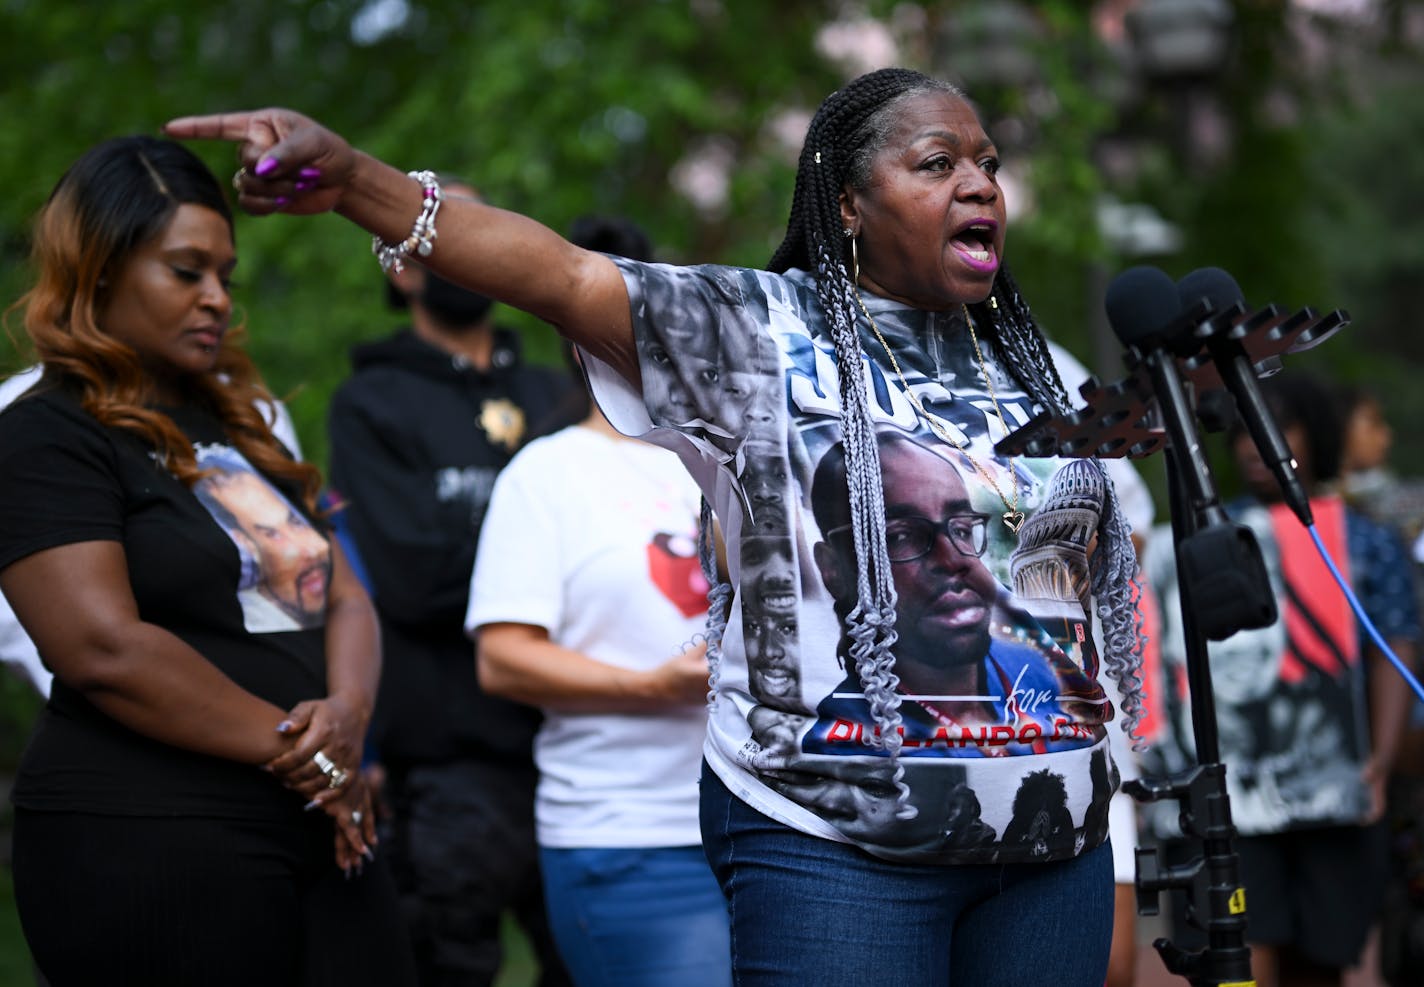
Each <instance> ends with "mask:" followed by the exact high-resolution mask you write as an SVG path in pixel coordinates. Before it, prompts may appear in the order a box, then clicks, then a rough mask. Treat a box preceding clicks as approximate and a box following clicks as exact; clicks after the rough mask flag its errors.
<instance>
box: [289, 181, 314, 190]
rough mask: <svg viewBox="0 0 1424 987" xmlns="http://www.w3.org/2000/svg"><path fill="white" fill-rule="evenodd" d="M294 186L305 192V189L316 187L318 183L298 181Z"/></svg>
mask: <svg viewBox="0 0 1424 987" xmlns="http://www.w3.org/2000/svg"><path fill="white" fill-rule="evenodd" d="M292 187H293V188H295V189H296V190H297V191H298V192H305V191H307V190H308V189H313V188H316V183H315V182H297V183H296V184H295V185H293V186H292Z"/></svg>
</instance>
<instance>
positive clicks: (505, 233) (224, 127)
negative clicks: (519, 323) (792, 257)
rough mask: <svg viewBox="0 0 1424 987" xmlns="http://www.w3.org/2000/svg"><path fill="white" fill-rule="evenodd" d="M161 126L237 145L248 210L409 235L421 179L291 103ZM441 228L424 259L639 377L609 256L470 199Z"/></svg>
mask: <svg viewBox="0 0 1424 987" xmlns="http://www.w3.org/2000/svg"><path fill="white" fill-rule="evenodd" d="M164 130H165V131H166V132H167V134H168V135H169V136H170V137H175V138H179V139H194V138H198V139H211V140H228V141H233V142H236V143H237V144H238V145H239V153H240V155H241V158H242V161H243V164H244V166H245V169H246V173H245V175H244V177H243V178H242V179H241V192H240V195H239V199H238V201H239V202H240V203H241V204H242V206H243V208H244V209H247V210H248V211H249V212H254V213H259V214H261V213H270V212H275V211H278V210H280V211H284V212H288V213H294V214H299V215H301V214H308V213H315V212H322V211H326V210H334V211H336V212H337V213H339V214H341V215H342V216H345V217H346V218H347V219H349V220H351V221H352V222H353V223H355V224H356V225H358V226H360V227H361V228H362V229H365V230H367V231H368V232H370V233H373V234H375V235H376V236H379V237H380V238H381V239H383V240H385V241H386V242H387V243H396V242H398V241H400V240H403V239H405V238H406V237H407V236H408V235H409V234H410V232H411V226H412V224H413V223H414V221H415V218H416V216H417V215H419V213H420V209H421V203H422V198H421V187H420V185H419V184H417V183H416V182H414V181H412V180H411V179H410V178H408V177H407V176H406V175H405V174H404V173H403V172H401V171H398V170H397V169H395V168H392V167H391V166H390V165H387V164H385V163H384V162H382V161H379V160H377V159H376V158H373V157H371V156H370V155H368V154H365V153H363V152H361V151H357V150H354V149H353V148H352V147H351V146H350V145H349V144H347V143H346V141H345V140H344V139H342V138H341V137H339V136H338V135H336V134H334V133H332V132H331V131H329V130H327V129H326V128H324V127H322V126H320V125H319V124H317V123H315V122H314V121H312V120H310V119H308V118H307V117H304V116H302V115H301V114H299V113H295V112H293V111H291V110H283V109H266V110H257V111H254V112H250V113H227V114H216V115H212V116H200V117H182V118H180V119H177V120H171V121H169V123H168V124H167V125H166V126H165V128H164ZM436 231H437V234H438V237H437V239H436V241H435V249H434V251H433V252H432V253H431V254H430V256H429V257H428V258H422V259H421V263H423V264H425V265H426V266H428V267H430V268H431V269H432V270H434V271H437V272H438V273H440V274H442V275H444V276H446V277H448V278H450V279H451V280H454V281H458V282H460V283H461V284H464V285H466V286H468V287H469V288H471V289H473V290H475V291H479V292H481V293H482V294H486V295H489V296H490V297H491V298H496V299H498V300H499V301H502V302H505V303H507V304H509V305H513V306H515V307H516V308H520V309H523V310H525V311H526V312H530V313H532V314H534V315H536V316H538V317H539V318H541V319H543V320H545V321H546V322H549V323H551V324H552V325H554V326H555V327H556V328H557V329H558V330H559V331H560V332H561V333H563V334H564V335H565V336H567V337H568V338H569V339H570V340H572V341H573V342H575V343H577V344H578V345H580V346H582V347H584V348H585V349H587V350H588V351H589V352H591V353H593V354H594V355H595V356H597V357H599V358H600V359H602V360H604V361H606V362H607V363H609V364H610V365H611V366H613V367H615V368H616V369H617V370H618V371H619V372H620V373H622V374H623V376H624V377H626V378H627V379H628V380H630V381H632V382H633V383H634V384H637V383H638V380H639V377H638V369H637V359H636V355H635V352H634V348H633V332H632V322H631V318H630V315H629V311H628V294H627V289H626V288H625V287H624V284H623V278H622V276H621V275H620V274H619V273H618V269H617V268H616V267H615V266H614V264H613V262H612V261H610V260H609V259H608V258H606V257H604V256H602V255H601V254H597V253H593V252H590V251H587V250H583V249H581V248H579V247H575V246H574V245H573V244H571V243H569V242H568V241H567V240H565V239H564V238H563V237H561V236H559V235H558V234H557V233H555V232H554V231H552V230H550V229H549V228H548V227H545V226H543V225H541V224H539V223H537V222H535V221H534V220H532V219H529V218H527V217H525V216H521V215H519V214H517V213H512V212H508V211H506V210H503V209H496V208H494V207H493V206H488V205H485V204H483V203H478V202H471V201H467V200H463V199H454V198H450V199H446V200H444V203H443V204H442V206H441V209H440V214H439V217H438V220H437V222H436Z"/></svg>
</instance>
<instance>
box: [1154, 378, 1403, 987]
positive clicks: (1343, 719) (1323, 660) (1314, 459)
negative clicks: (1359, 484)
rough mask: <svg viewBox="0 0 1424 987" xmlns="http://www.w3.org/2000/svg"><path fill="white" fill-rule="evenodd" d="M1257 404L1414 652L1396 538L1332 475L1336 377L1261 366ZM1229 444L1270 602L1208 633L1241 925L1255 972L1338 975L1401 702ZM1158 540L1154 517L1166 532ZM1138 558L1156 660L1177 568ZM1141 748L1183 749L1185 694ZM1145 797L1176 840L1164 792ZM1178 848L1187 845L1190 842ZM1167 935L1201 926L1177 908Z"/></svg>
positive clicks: (1331, 532) (1289, 523) (1355, 944)
mask: <svg viewBox="0 0 1424 987" xmlns="http://www.w3.org/2000/svg"><path fill="white" fill-rule="evenodd" d="M1261 390H1262V393H1263V395H1264V396H1265V398H1266V402H1267V406H1268V408H1269V410H1270V412H1271V414H1272V416H1273V417H1274V418H1275V420H1276V421H1277V422H1278V423H1279V425H1280V427H1281V431H1282V433H1283V434H1284V436H1285V438H1286V441H1287V442H1288V443H1289V445H1290V448H1291V451H1292V453H1293V455H1294V457H1295V459H1296V461H1297V464H1298V465H1297V475H1298V476H1299V477H1300V479H1301V482H1302V483H1303V484H1304V485H1305V486H1306V489H1307V492H1309V493H1310V495H1311V511H1312V514H1313V516H1314V520H1315V527H1316V529H1317V532H1318V533H1319V535H1320V537H1321V539H1322V541H1323V543H1324V544H1325V546H1326V548H1327V550H1328V551H1329V553H1330V556H1331V558H1332V559H1334V560H1335V562H1336V564H1337V565H1338V566H1339V567H1340V568H1341V572H1342V573H1343V574H1344V575H1345V577H1346V578H1347V580H1348V581H1349V584H1350V586H1351V587H1352V589H1353V591H1354V592H1355V594H1356V595H1357V596H1358V598H1359V600H1360V602H1361V604H1362V606H1363V608H1364V610H1365V612H1366V613H1367V614H1368V615H1369V616H1370V619H1371V620H1372V621H1373V622H1374V624H1375V625H1376V627H1377V628H1378V629H1379V631H1380V633H1381V634H1382V635H1383V637H1384V639H1385V640H1386V641H1387V642H1388V643H1389V645H1390V648H1391V650H1393V651H1394V652H1395V653H1396V654H1397V655H1398V656H1399V657H1400V658H1401V659H1402V660H1404V661H1405V662H1407V663H1411V664H1412V663H1413V659H1414V656H1415V653H1416V650H1417V647H1418V640H1419V634H1420V629H1419V614H1418V609H1417V606H1416V602H1415V596H1414V592H1413V585H1412V582H1411V579H1410V571H1409V562H1408V558H1407V556H1406V554H1405V551H1404V547H1403V545H1402V544H1401V543H1400V541H1399V539H1398V538H1397V537H1396V536H1395V535H1394V533H1393V532H1391V531H1390V530H1388V529H1386V528H1384V527H1382V526H1381V525H1378V524H1376V523H1374V522H1372V521H1370V520H1369V519H1368V518H1366V517H1365V516H1364V515H1362V514H1360V513H1358V512H1356V511H1354V510H1351V509H1349V508H1348V507H1347V506H1346V505H1345V504H1344V502H1343V500H1342V499H1341V498H1340V497H1339V496H1338V494H1335V493H1332V492H1330V490H1329V486H1328V485H1329V483H1330V481H1332V480H1334V479H1335V478H1336V477H1337V476H1338V474H1339V469H1340V461H1341V458H1340V457H1341V445H1342V429H1341V426H1340V422H1339V420H1338V417H1337V416H1336V414H1335V406H1334V405H1333V403H1332V402H1331V400H1330V393H1329V391H1328V390H1327V389H1326V387H1325V386H1324V385H1323V384H1322V383H1321V382H1320V381H1319V380H1317V379H1316V378H1314V377H1312V376H1310V375H1308V374H1306V373H1301V372H1289V373H1282V374H1278V375H1276V376H1274V377H1271V378H1268V379H1266V380H1263V381H1262V382H1261ZM1229 439H1230V441H1231V449H1232V452H1233V454H1234V456H1235V458H1236V461H1237V464H1238V466H1239V469H1240V472H1241V475H1242V478H1243V480H1244V482H1245V484H1246V487H1247V489H1248V493H1247V495H1246V496H1243V497H1242V498H1240V499H1239V500H1236V501H1234V502H1232V503H1230V504H1229V505H1228V510H1229V511H1230V513H1231V514H1232V516H1233V517H1234V518H1235V519H1236V520H1238V521H1240V522H1241V523H1244V524H1246V525H1248V526H1249V527H1250V528H1251V529H1252V530H1253V531H1254V532H1255V535H1256V538H1257V540H1258V541H1259V543H1260V545H1261V550H1262V554H1263V556H1264V558H1265V562H1266V568H1267V571H1268V572H1269V574H1270V578H1271V581H1272V586H1273V588H1274V590H1275V592H1276V598H1277V605H1278V607H1279V611H1280V619H1279V620H1278V621H1277V622H1276V623H1275V624H1274V625H1272V626H1271V627H1268V628H1264V629H1261V630H1253V631H1241V632H1238V633H1237V634H1235V635H1233V636H1232V637H1230V638H1229V639H1227V640H1226V641H1223V642H1213V643H1212V644H1211V646H1210V648H1209V653H1210V658H1211V670H1212V683H1213V690H1214V693H1215V697H1216V710H1217V719H1218V728H1219V731H1220V740H1221V757H1222V760H1223V761H1224V762H1225V763H1226V764H1228V765H1230V768H1231V770H1230V771H1229V772H1228V773H1227V785H1228V789H1229V793H1230V797H1231V815H1232V821H1233V822H1234V823H1235V825H1236V828H1237V830H1238V831H1239V832H1240V834H1241V838H1240V839H1239V840H1238V841H1237V845H1236V848H1237V850H1238V852H1239V853H1240V857H1241V877H1242V883H1243V884H1244V885H1245V886H1246V888H1248V889H1249V899H1248V901H1249V917H1250V925H1249V928H1248V929H1247V939H1248V941H1249V944H1250V946H1251V950H1252V968H1253V972H1254V973H1255V976H1256V979H1257V981H1258V982H1259V983H1260V984H1261V985H1262V987H1274V985H1276V984H1290V985H1313V984H1339V983H1340V982H1341V980H1342V976H1343V973H1344V971H1345V970H1346V969H1348V968H1350V967H1352V966H1354V965H1355V964H1356V963H1357V962H1358V960H1359V958H1360V955H1361V951H1362V949H1363V947H1364V945H1365V941H1366V938H1367V936H1368V934H1369V932H1370V929H1371V926H1372V925H1373V924H1374V921H1375V918H1376V916H1377V914H1378V911H1379V907H1380V902H1381V895H1382V892H1383V888H1384V884H1385V868H1386V865H1387V851H1386V842H1385V833H1384V829H1383V827H1382V826H1381V825H1380V819H1381V817H1382V815H1383V813H1384V810H1385V782H1386V779H1387V778H1388V776H1389V772H1390V769H1391V766H1392V764H1393V762H1394V759H1395V754H1396V751H1397V749H1398V744H1399V740H1400V736H1401V732H1402V727H1403V724H1404V719H1405V716H1406V713H1407V706H1408V703H1409V702H1410V699H1409V697H1410V693H1409V690H1408V689H1406V688H1405V687H1404V686H1403V684H1402V683H1401V682H1400V681H1399V679H1398V675H1397V673H1396V672H1395V670H1394V669H1393V668H1392V667H1391V666H1390V665H1389V664H1388V663H1387V661H1386V659H1385V657H1384V655H1383V654H1382V653H1381V652H1380V651H1379V649H1378V648H1377V647H1375V646H1374V645H1373V644H1372V643H1371V642H1370V641H1369V640H1368V639H1367V638H1366V636H1365V633H1364V630H1363V628H1360V627H1359V626H1357V623H1356V619H1355V617H1354V614H1353V613H1352V612H1351V610H1350V609H1349V605H1348V603H1347V602H1346V600H1345V598H1344V595H1343V594H1342V593H1341V591H1340V589H1339V587H1338V586H1337V585H1336V584H1335V582H1334V580H1333V579H1332V578H1331V576H1330V574H1329V572H1328V571H1327V569H1326V567H1325V564H1324V562H1323V561H1322V560H1321V559H1320V557H1319V554H1318V553H1317V551H1316V549H1315V546H1314V545H1313V544H1312V542H1311V540H1310V537H1309V533H1308V532H1307V531H1306V529H1305V528H1304V527H1303V526H1302V525H1301V524H1300V521H1299V520H1298V519H1297V518H1296V516H1295V514H1294V513H1293V512H1292V511H1291V510H1290V509H1289V508H1288V507H1286V506H1285V505H1284V504H1283V503H1281V502H1280V501H1281V496H1280V488H1279V486H1278V485H1277V484H1276V482H1275V480H1274V478H1273V476H1272V474H1271V472H1270V471H1269V470H1268V469H1267V468H1266V467H1265V465H1264V464H1263V463H1262V461H1261V457H1260V455H1259V453H1258V452H1257V450H1256V447H1255V444H1254V443H1253V442H1252V440H1251V438H1250V436H1249V435H1248V434H1247V433H1246V432H1245V431H1244V428H1243V427H1242V426H1241V424H1240V423H1239V422H1238V423H1237V424H1236V425H1235V426H1234V427H1233V428H1232V430H1231V431H1230V433H1229ZM1164 544H1165V535H1164ZM1149 568H1150V570H1151V575H1152V579H1153V583H1154V585H1155V586H1156V588H1157V590H1158V593H1159V597H1160V599H1162V600H1163V606H1162V614H1161V616H1162V624H1163V637H1162V644H1161V648H1162V655H1163V659H1164V666H1165V667H1164V674H1165V675H1166V676H1167V677H1168V678H1169V683H1168V684H1169V687H1170V683H1171V682H1174V681H1177V679H1176V677H1175V676H1174V674H1173V673H1174V669H1177V668H1179V667H1180V666H1181V665H1182V664H1183V663H1184V658H1185V656H1184V650H1183V649H1184V645H1183V640H1182V631H1181V626H1180V616H1179V614H1180V610H1179V609H1178V607H1177V599H1178V596H1177V586H1176V575H1175V571H1174V566H1173V559H1172V556H1171V553H1169V552H1165V551H1164V552H1156V551H1154V552H1152V553H1151V555H1150V556H1149ZM1175 705H1176V708H1177V709H1178V711H1179V713H1180V714H1181V715H1180V716H1179V717H1178V718H1177V719H1175V720H1174V721H1173V723H1172V724H1171V729H1169V730H1167V731H1166V732H1165V733H1164V735H1163V737H1162V740H1161V743H1159V744H1158V745H1157V746H1156V747H1155V748H1154V749H1153V751H1152V752H1151V757H1152V759H1153V760H1152V763H1153V765H1154V767H1155V768H1156V769H1157V770H1154V772H1153V773H1154V774H1158V773H1165V772H1170V771H1175V770H1179V769H1181V768H1182V767H1184V766H1186V765H1187V764H1188V763H1189V762H1190V760H1191V758H1192V757H1193V755H1192V745H1191V740H1190V738H1191V732H1190V724H1189V722H1188V720H1187V716H1186V714H1187V711H1188V709H1189V707H1188V705H1187V704H1186V703H1185V702H1184V701H1182V699H1181V697H1178V701H1177V703H1176V704H1175ZM1142 811H1143V813H1144V815H1145V816H1146V817H1148V818H1150V819H1151V820H1152V822H1153V829H1154V832H1155V833H1156V834H1157V835H1158V836H1159V837H1162V838H1164V839H1166V840H1168V841H1169V849H1170V850H1171V852H1172V853H1173V855H1174V856H1175V855H1176V854H1177V853H1178V852H1179V851H1181V849H1182V848H1181V846H1180V845H1176V846H1174V845H1172V844H1171V843H1170V841H1171V840H1172V839H1173V838H1174V837H1177V836H1179V835H1180V830H1178V829H1177V827H1176V822H1175V818H1176V807H1175V804H1173V805H1171V806H1168V805H1166V804H1164V803H1153V804H1151V805H1149V806H1148V807H1145V808H1144V809H1143V810H1142ZM1188 853H1189V854H1190V851H1188ZM1173 904H1174V916H1173V917H1174V920H1175V929H1174V931H1175V936H1176V938H1177V941H1178V942H1179V943H1181V944H1184V945H1189V946H1190V945H1192V944H1195V945H1197V946H1200V945H1202V944H1203V940H1202V939H1201V937H1200V936H1199V935H1198V934H1195V933H1194V931H1191V930H1189V929H1188V928H1187V927H1186V926H1185V924H1184V922H1183V921H1182V914H1181V906H1182V900H1181V899H1180V897H1178V896H1176V895H1174V900H1173Z"/></svg>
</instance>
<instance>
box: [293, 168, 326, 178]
mask: <svg viewBox="0 0 1424 987" xmlns="http://www.w3.org/2000/svg"><path fill="white" fill-rule="evenodd" d="M297 175H298V177H301V178H320V177H321V169H320V168H303V169H302V170H301V171H299V172H297Z"/></svg>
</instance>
